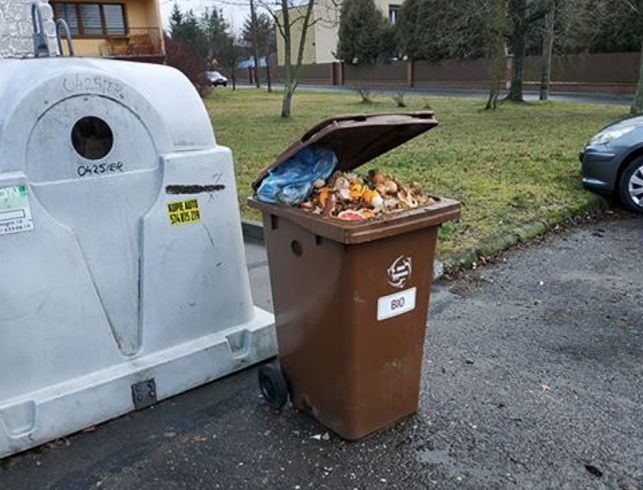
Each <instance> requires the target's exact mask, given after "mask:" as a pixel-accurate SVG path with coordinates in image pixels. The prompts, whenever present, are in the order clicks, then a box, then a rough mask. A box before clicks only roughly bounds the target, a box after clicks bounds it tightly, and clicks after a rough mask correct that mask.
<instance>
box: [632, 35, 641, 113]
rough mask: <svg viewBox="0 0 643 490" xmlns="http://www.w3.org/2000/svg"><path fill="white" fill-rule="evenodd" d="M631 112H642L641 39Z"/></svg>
mask: <svg viewBox="0 0 643 490" xmlns="http://www.w3.org/2000/svg"><path fill="white" fill-rule="evenodd" d="M630 112H631V113H632V114H634V115H636V114H643V41H641V65H640V67H639V81H638V84H637V86H636V94H635V95H634V100H633V101H632V109H631V111H630Z"/></svg>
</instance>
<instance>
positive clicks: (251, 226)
mask: <svg viewBox="0 0 643 490" xmlns="http://www.w3.org/2000/svg"><path fill="white" fill-rule="evenodd" d="M241 231H242V232H243V239H244V240H252V241H254V242H261V243H263V224H262V223H261V221H256V220H253V219H246V218H242V219H241Z"/></svg>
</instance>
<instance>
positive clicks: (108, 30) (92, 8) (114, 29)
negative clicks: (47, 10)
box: [52, 2, 127, 37]
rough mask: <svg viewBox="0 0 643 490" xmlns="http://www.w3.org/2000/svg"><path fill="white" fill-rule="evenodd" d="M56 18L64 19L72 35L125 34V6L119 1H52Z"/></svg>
mask: <svg viewBox="0 0 643 490" xmlns="http://www.w3.org/2000/svg"><path fill="white" fill-rule="evenodd" d="M52 7H53V8H54V16H55V18H56V19H65V20H66V21H67V24H69V29H70V30H71V34H72V36H81V37H83V36H85V37H103V36H124V35H125V34H127V24H126V22H125V7H124V5H123V4H120V3H75V2H52Z"/></svg>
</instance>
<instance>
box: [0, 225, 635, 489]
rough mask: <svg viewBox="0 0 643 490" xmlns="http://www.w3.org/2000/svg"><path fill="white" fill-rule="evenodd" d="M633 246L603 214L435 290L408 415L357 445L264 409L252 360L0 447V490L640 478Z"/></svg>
mask: <svg viewBox="0 0 643 490" xmlns="http://www.w3.org/2000/svg"><path fill="white" fill-rule="evenodd" d="M642 243H643V220H642V219H636V218H633V217H631V216H625V217H623V218H622V219H610V220H607V221H603V222H598V223H594V224H589V225H586V226H583V227H579V228H575V229H573V230H570V231H564V232H561V233H558V234H554V235H551V236H549V237H547V238H545V239H544V240H541V241H539V242H538V243H536V244H534V245H530V246H526V247H522V248H520V249H517V250H514V251H510V252H508V253H506V254H505V255H504V256H503V258H501V259H499V260H498V261H497V262H496V263H495V264H493V265H488V266H485V267H481V268H479V269H477V270H475V271H471V272H467V273H465V274H463V276H462V277H460V278H459V279H456V280H454V281H451V282H441V283H440V284H438V285H436V286H435V288H434V291H433V293H432V297H431V311H430V322H429V327H428V333H427V341H426V350H425V359H424V361H425V362H424V378H423V386H422V397H421V407H420V411H419V413H418V414H417V415H416V416H414V417H411V418H409V419H407V420H405V421H403V422H401V423H399V424H397V425H396V426H394V427H392V428H390V429H389V430H386V431H383V432H381V433H379V434H376V435H374V436H371V437H369V438H367V439H365V440H363V441H360V442H356V443H347V442H344V441H342V440H340V439H339V438H338V437H336V436H335V435H333V434H329V433H328V432H327V431H326V429H325V428H324V427H322V426H320V425H318V424H317V423H316V422H314V421H312V420H311V419H309V418H307V417H305V416H303V415H301V414H299V413H296V412H295V411H294V410H293V409H292V408H290V407H287V408H285V409H284V410H283V411H282V413H277V412H275V411H273V410H271V409H269V408H268V407H267V406H266V405H265V404H264V403H263V402H262V400H261V398H260V396H259V392H258V388H257V384H256V376H257V369H256V367H255V368H251V369H248V370H245V371H243V372H241V373H238V374H234V375H231V376H229V377H227V378H225V379H223V380H220V381H217V382H214V383H211V384H209V385H206V386H204V387H201V388H199V389H196V390H193V391H191V392H189V393H186V394H184V395H181V396H177V397H175V398H173V399H170V400H168V401H165V402H163V403H160V404H159V405H157V406H155V407H153V408H151V409H148V410H144V411H140V412H136V413H133V414H131V415H128V416H125V417H122V418H120V419H117V420H114V421H112V422H109V423H106V424H103V425H101V426H99V427H96V428H95V429H90V430H89V431H86V432H84V433H80V434H77V435H74V436H71V437H69V438H67V439H62V440H59V441H56V442H55V443H52V444H49V445H48V446H46V447H44V448H40V449H36V450H32V451H29V452H26V453H24V454H21V455H17V456H15V457H13V458H7V459H5V460H4V461H2V462H0V488H2V489H3V490H4V489H22V488H59V489H66V490H68V489H75V488H101V489H128V488H136V489H147V488H149V489H164V488H168V489H169V488H190V489H195V488H234V489H245V488H248V489H250V488H283V489H305V488H315V489H318V488H328V489H344V488H346V489H353V488H359V489H377V488H400V489H415V488H429V487H430V488H454V487H455V488H458V487H459V488H478V489H480V488H569V489H577V488H621V489H623V490H634V489H643V410H641V407H642V406H643V287H642V285H641V264H642V263H643V247H642V246H641V244H642ZM247 250H248V262H249V267H250V272H251V280H252V285H253V290H254V293H255V302H257V303H258V304H259V305H260V306H263V307H267V308H270V305H271V304H270V292H269V286H268V284H269V282H268V276H267V273H268V270H267V262H266V258H265V254H264V252H263V249H262V248H261V246H259V245H256V244H251V245H248V249H247ZM329 382H330V381H329Z"/></svg>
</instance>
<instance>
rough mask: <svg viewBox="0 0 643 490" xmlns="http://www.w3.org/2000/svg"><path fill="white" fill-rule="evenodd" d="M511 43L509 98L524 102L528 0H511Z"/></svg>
mask: <svg viewBox="0 0 643 490" xmlns="http://www.w3.org/2000/svg"><path fill="white" fill-rule="evenodd" d="M510 9H511V10H510V14H511V15H510V17H511V44H512V47H513V55H514V56H513V66H512V70H511V86H510V88H509V95H507V99H509V100H511V101H513V102H523V101H524V98H523V95H522V82H523V79H524V76H525V50H526V48H527V0H511V1H510Z"/></svg>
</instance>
